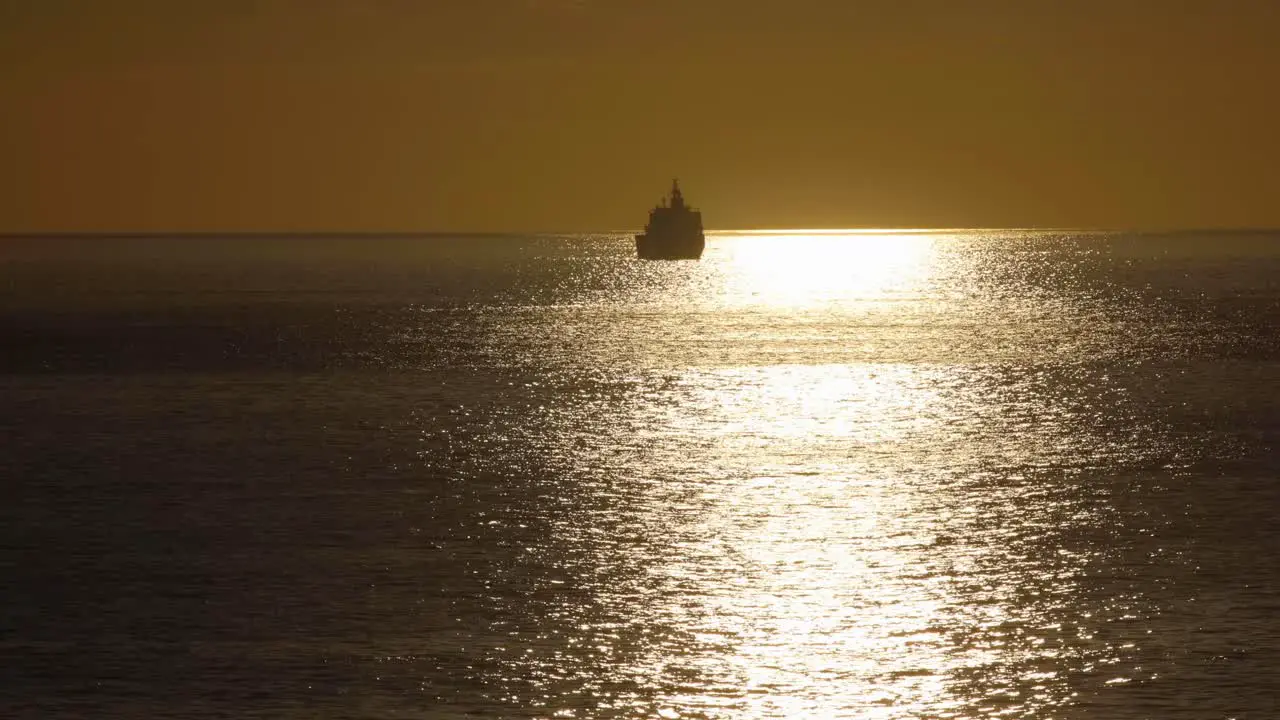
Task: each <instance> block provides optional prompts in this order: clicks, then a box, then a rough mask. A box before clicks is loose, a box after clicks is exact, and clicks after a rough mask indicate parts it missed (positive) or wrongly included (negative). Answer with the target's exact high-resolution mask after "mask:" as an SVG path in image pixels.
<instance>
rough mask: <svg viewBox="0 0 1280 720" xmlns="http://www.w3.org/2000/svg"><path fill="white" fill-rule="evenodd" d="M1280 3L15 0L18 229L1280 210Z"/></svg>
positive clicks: (1258, 217) (475, 227) (1, 104)
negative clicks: (673, 193)
mask: <svg viewBox="0 0 1280 720" xmlns="http://www.w3.org/2000/svg"><path fill="white" fill-rule="evenodd" d="M1276 88H1280V2H1276V1H1275V0H1108V1H1105V2H1104V1H1101V0H681V1H676V0H256V1H254V0H181V1H176V0H0V158H3V162H2V163H0V231H7V232H27V231H45V230H50V231H135V230H136V231H199V230H205V231H236V230H267V231H291V230H303V231H305V230H328V231H348V230H371V231H416V230H439V231H488V230H497V231H501V230H611V229H628V228H635V227H638V226H640V225H642V224H643V222H644V220H645V217H646V213H647V210H648V207H649V206H650V205H651V204H653V203H654V202H656V201H657V200H658V199H659V197H660V196H661V195H662V194H663V192H664V191H665V190H666V188H667V186H668V184H669V182H670V178H671V177H672V176H675V175H678V176H679V177H680V178H681V181H682V184H683V185H684V187H685V190H686V195H687V196H688V198H689V200H690V201H691V202H693V203H694V204H695V205H697V206H699V207H701V208H702V209H703V211H704V214H705V216H706V222H707V224H708V226H709V227H712V228H749V227H901V226H907V227H963V226H986V227H990V226H1019V227H1027V226H1051V227H1064V226H1075V227H1206V226H1272V227H1275V226H1280V93H1278V92H1277V90H1276Z"/></svg>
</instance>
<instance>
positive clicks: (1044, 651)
mask: <svg viewBox="0 0 1280 720" xmlns="http://www.w3.org/2000/svg"><path fill="white" fill-rule="evenodd" d="M633 254H634V250H633V246H632V244H631V241H630V240H629V238H628V237H627V236H625V235H620V234H619V235H576V236H556V235H537V236H532V235H531V236H467V237H447V236H429V237H416V238H409V237H360V238H337V237H260V238H252V237H185V238H132V239H130V238H38V239H35V238H27V239H23V238H5V239H0V668H3V670H0V717H4V718H105V717H117V718H158V717H182V718H433V719H434V718H726V719H727V718H735V719H736V718H743V719H756V718H869V719H897V718H903V719H905V718H957V719H959V718H995V717H1008V718H1030V719H1040V718H1107V719H1108V720H1126V719H1130V718H1165V719H1168V718H1197V719H1199V718H1238V719H1244V718H1258V719H1262V718H1275V717H1280V684H1278V681H1280V558H1278V553H1280V453H1278V452H1277V450H1278V449H1280V234H1275V233H1265V232H1258V233H1239V232H1236V233H1228V232H1218V233H1213V232H1206V233H1170V234H1132V233H1130V234H1124V233H1087V232H1070V231H1057V232H1030V231H1025V232H1024V231H956V232H920V233H914V232H898V233H887V234H886V233H836V232H827V233H813V232H795V233H771V234H761V233H724V234H715V235H713V236H711V237H710V238H709V240H708V246H707V251H706V254H705V256H704V257H703V259H702V260H701V261H700V262H641V261H637V260H635V259H634V258H633Z"/></svg>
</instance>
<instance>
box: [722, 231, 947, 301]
mask: <svg viewBox="0 0 1280 720" xmlns="http://www.w3.org/2000/svg"><path fill="white" fill-rule="evenodd" d="M720 239H721V242H719V243H716V244H715V245H713V246H711V248H713V249H712V252H716V253H717V254H722V256H723V257H724V258H725V261H726V264H727V265H728V267H729V272H730V273H731V276H730V278H729V279H728V282H727V283H726V288H725V294H726V296H728V297H730V298H736V299H737V300H740V301H742V302H743V303H747V304H754V303H762V304H768V305H777V306H798V305H811V304H818V305H820V304H823V303H827V302H831V301H834V300H886V299H891V298H892V297H894V296H895V295H898V294H901V293H903V292H909V291H910V289H911V288H912V287H914V286H916V285H917V284H918V283H919V282H920V281H921V280H922V279H924V278H925V277H926V276H927V275H928V273H929V271H930V269H931V265H932V263H933V260H934V255H935V244H936V242H937V239H936V238H935V237H933V236H931V235H928V234H923V233H896V232H892V233H891V232H883V233H882V232H876V233H870V232H867V233H864V232H850V231H813V230H809V231H785V232H776V233H773V232H771V233H745V234H727V235H722V236H720ZM709 249H710V248H709Z"/></svg>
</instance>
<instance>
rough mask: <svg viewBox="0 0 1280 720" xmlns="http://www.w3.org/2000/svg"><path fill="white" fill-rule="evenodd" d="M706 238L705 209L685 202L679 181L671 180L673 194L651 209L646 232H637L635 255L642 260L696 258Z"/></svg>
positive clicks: (699, 255)
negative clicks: (693, 206) (701, 209)
mask: <svg viewBox="0 0 1280 720" xmlns="http://www.w3.org/2000/svg"><path fill="white" fill-rule="evenodd" d="M705 246H706V238H705V237H704V236H703V234H702V213H701V212H699V211H698V210H694V209H693V208H691V207H689V206H688V205H685V204H684V195H683V194H682V193H681V192H680V181H679V180H678V179H677V180H672V181H671V198H670V201H668V200H667V199H666V198H664V199H663V200H662V203H661V204H660V205H657V206H656V207H654V208H653V209H652V210H650V211H649V222H648V223H646V224H645V226H644V232H643V233H641V234H639V235H637V236H636V255H637V256H638V257H639V258H640V259H641V260H697V259H698V258H701V257H702V250H703V248H704V247H705Z"/></svg>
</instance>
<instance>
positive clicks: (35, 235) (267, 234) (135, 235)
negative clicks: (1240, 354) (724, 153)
mask: <svg viewBox="0 0 1280 720" xmlns="http://www.w3.org/2000/svg"><path fill="white" fill-rule="evenodd" d="M636 232H639V229H635V230H38V231H30V232H12V231H4V232H0V239H41V238H65V239H95V238H101V239H143V238H244V237H252V238H306V237H313V238H334V239H337V238H405V239H409V238H445V237H458V238H462V237H505V236H518V235H533V236H548V235H558V236H565V235H579V236H582V235H630V234H634V233H636ZM958 232H985V233H992V232H1074V233H1145V234H1151V233H1168V234H1174V233H1213V232H1230V233H1261V232H1280V226H1245V225H1240V226H1234V225H1231V226H1219V227H1214V226H1205V227H1145V228H1144V227H1105V226H1097V227H1091V226H1076V227H1072V226H1012V225H1010V226H981V227H846V228H835V227H810V228H802V227H793V228H783V227H779V228H713V229H707V230H705V233H706V234H707V235H797V234H810V235H909V234H945V233H958Z"/></svg>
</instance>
